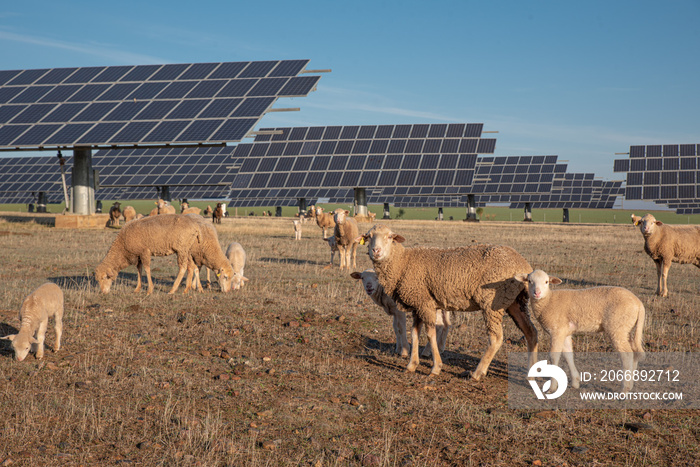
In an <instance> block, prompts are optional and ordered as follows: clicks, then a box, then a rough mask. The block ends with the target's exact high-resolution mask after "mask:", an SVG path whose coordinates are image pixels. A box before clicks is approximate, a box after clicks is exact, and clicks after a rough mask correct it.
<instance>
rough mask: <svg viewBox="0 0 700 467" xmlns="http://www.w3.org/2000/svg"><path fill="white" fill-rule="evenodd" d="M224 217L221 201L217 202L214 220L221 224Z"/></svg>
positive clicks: (213, 215)
mask: <svg viewBox="0 0 700 467" xmlns="http://www.w3.org/2000/svg"><path fill="white" fill-rule="evenodd" d="M222 217H224V209H223V207H222V206H221V203H216V209H214V212H213V213H212V221H213V222H214V223H215V224H221V218H222Z"/></svg>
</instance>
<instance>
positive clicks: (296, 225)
mask: <svg viewBox="0 0 700 467" xmlns="http://www.w3.org/2000/svg"><path fill="white" fill-rule="evenodd" d="M301 222H302V221H301V220H299V219H294V220H293V221H292V223H293V224H294V240H301Z"/></svg>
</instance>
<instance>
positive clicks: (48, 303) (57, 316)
mask: <svg viewBox="0 0 700 467" xmlns="http://www.w3.org/2000/svg"><path fill="white" fill-rule="evenodd" d="M51 317H53V320H54V329H55V331H56V343H55V344H54V347H53V351H54V352H58V351H59V350H60V349H61V336H62V335H63V292H62V291H61V288H60V287H59V286H57V285H56V284H54V283H51V282H47V283H46V284H44V285H41V286H39V288H38V289H36V290H35V291H34V292H32V293H31V294H29V296H28V297H27V298H25V299H24V301H23V302H22V307H21V308H20V310H19V321H20V327H19V331H18V332H17V334H10V335H9V336H5V337H3V339H6V340H9V341H11V342H12V348H13V349H14V351H15V358H16V359H17V360H18V361H20V362H21V361H22V360H24V359H25V358H26V357H27V354H29V351H30V350H31V349H34V350H35V352H36V353H35V356H36V358H38V359H41V358H44V340H45V339H46V329H47V328H48V325H49V318H51Z"/></svg>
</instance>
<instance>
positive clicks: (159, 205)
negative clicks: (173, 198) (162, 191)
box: [156, 198, 165, 209]
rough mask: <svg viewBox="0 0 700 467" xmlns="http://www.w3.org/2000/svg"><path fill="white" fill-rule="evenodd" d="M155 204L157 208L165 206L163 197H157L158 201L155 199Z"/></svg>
mask: <svg viewBox="0 0 700 467" xmlns="http://www.w3.org/2000/svg"><path fill="white" fill-rule="evenodd" d="M156 206H158V209H162V208H164V207H165V201H163V199H161V198H159V199H158V201H156Z"/></svg>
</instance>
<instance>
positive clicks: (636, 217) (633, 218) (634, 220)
mask: <svg viewBox="0 0 700 467" xmlns="http://www.w3.org/2000/svg"><path fill="white" fill-rule="evenodd" d="M630 217H632V223H633V224H634V225H637V224H638V223H639V221H641V220H642V218H641V217H639V216H635V215H634V214H632V215H631V216H630Z"/></svg>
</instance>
